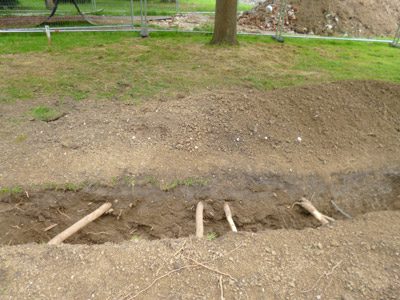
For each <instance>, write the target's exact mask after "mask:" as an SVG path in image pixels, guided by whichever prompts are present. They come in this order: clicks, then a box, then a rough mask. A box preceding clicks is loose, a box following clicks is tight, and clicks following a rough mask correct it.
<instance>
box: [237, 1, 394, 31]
mask: <svg viewBox="0 0 400 300" xmlns="http://www.w3.org/2000/svg"><path fill="white" fill-rule="evenodd" d="M280 3H281V1H278V0H266V1H264V2H262V3H259V4H258V5H257V6H255V7H254V8H253V9H252V10H250V11H247V12H244V13H243V14H242V15H241V16H239V18H238V25H239V26H240V27H241V28H240V29H242V30H244V31H249V30H252V31H274V30H275V29H276V25H277V21H278V16H279V10H280ZM399 21H400V1H399V0H381V1H376V0H348V1H342V0H319V1H315V0H289V1H288V6H287V10H286V16H285V20H284V28H283V29H284V31H286V32H296V33H306V34H314V33H315V34H322V35H344V36H347V35H349V36H392V35H394V33H395V31H396V28H397V26H398V22H399Z"/></svg>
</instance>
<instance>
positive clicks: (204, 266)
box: [188, 257, 236, 281]
mask: <svg viewBox="0 0 400 300" xmlns="http://www.w3.org/2000/svg"><path fill="white" fill-rule="evenodd" d="M188 259H189V260H191V261H192V262H194V263H195V264H196V265H198V266H201V267H203V268H205V269H207V270H209V271H212V272H215V273H218V274H220V275H224V276H227V277H229V278H230V279H232V280H233V281H236V279H235V278H234V277H232V276H231V275H230V274H227V273H224V272H221V271H219V270H217V269H213V268H210V267H209V266H206V265H205V264H202V263H201V262H198V261H197V260H194V259H193V258H190V257H188Z"/></svg>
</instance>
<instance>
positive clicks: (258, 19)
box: [238, 0, 297, 31]
mask: <svg viewBox="0 0 400 300" xmlns="http://www.w3.org/2000/svg"><path fill="white" fill-rule="evenodd" d="M273 2H274V1H272V0H267V1H265V2H262V3H259V4H258V5H257V6H255V7H254V8H253V9H251V10H249V11H245V12H243V13H242V15H241V16H239V18H238V25H239V26H246V27H250V28H254V29H259V30H269V31H275V30H276V27H277V24H278V17H279V10H280V6H279V3H278V4H275V3H273ZM296 12H297V8H296V7H295V6H293V5H290V4H288V6H287V10H286V16H285V21H284V22H285V23H284V29H285V31H293V28H294V26H295V21H296Z"/></svg>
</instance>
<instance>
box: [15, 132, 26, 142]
mask: <svg viewBox="0 0 400 300" xmlns="http://www.w3.org/2000/svg"><path fill="white" fill-rule="evenodd" d="M27 138H28V136H27V135H26V134H20V135H17V136H16V138H15V142H16V143H18V144H20V143H23V142H25V141H26V139H27Z"/></svg>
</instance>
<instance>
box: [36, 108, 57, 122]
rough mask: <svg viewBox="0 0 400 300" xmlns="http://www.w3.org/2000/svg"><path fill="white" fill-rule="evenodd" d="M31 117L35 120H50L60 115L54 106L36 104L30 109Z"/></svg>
mask: <svg viewBox="0 0 400 300" xmlns="http://www.w3.org/2000/svg"><path fill="white" fill-rule="evenodd" d="M31 114H32V117H34V118H35V119H36V120H40V121H44V122H50V121H53V120H55V119H57V118H59V117H60V116H61V113H60V112H59V111H57V110H56V109H54V108H51V107H47V106H37V107H35V108H33V109H32V110H31Z"/></svg>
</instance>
